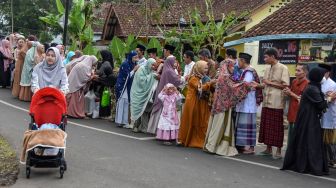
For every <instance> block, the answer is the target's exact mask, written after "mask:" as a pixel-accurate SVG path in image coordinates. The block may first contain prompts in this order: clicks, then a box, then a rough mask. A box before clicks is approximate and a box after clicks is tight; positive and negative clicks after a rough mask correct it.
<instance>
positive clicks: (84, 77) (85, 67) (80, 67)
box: [68, 56, 98, 93]
mask: <svg viewBox="0 0 336 188" xmlns="http://www.w3.org/2000/svg"><path fill="white" fill-rule="evenodd" d="M97 62H98V59H97V58H96V57H95V56H87V57H86V58H85V59H84V60H83V61H82V62H81V63H78V64H77V65H75V66H74V67H73V68H72V70H71V72H70V74H69V76H68V80H69V93H74V92H76V91H78V90H80V89H81V88H82V87H83V86H85V85H86V84H87V83H88V82H89V81H90V79H91V74H92V70H93V66H95V65H96V64H97Z"/></svg>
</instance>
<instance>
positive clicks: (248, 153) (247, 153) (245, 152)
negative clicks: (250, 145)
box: [241, 150, 254, 155]
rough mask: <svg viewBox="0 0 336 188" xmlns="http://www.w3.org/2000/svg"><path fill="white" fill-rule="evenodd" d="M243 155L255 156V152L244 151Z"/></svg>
mask: <svg viewBox="0 0 336 188" xmlns="http://www.w3.org/2000/svg"><path fill="white" fill-rule="evenodd" d="M241 153H242V154H245V155H253V154H254V151H251V150H244V151H242V152H241Z"/></svg>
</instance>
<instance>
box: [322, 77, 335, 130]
mask: <svg viewBox="0 0 336 188" xmlns="http://www.w3.org/2000/svg"><path fill="white" fill-rule="evenodd" d="M329 91H336V83H335V82H334V81H333V80H332V79H330V78H328V79H325V78H323V81H322V92H323V93H324V94H326V93H327V92H329ZM322 128H324V129H336V101H333V102H331V103H329V104H328V109H327V111H326V113H324V114H323V116H322Z"/></svg>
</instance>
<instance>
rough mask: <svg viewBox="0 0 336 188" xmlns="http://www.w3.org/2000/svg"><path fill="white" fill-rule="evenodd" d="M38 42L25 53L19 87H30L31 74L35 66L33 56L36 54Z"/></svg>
mask: <svg viewBox="0 0 336 188" xmlns="http://www.w3.org/2000/svg"><path fill="white" fill-rule="evenodd" d="M38 45H40V43H38V42H33V44H32V47H31V48H30V49H29V50H28V51H27V53H26V57H25V60H24V63H23V68H22V73H21V81H20V85H21V86H31V79H32V73H33V69H34V66H35V54H36V53H37V52H36V50H37V46H38Z"/></svg>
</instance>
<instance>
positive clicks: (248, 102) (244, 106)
mask: <svg viewBox="0 0 336 188" xmlns="http://www.w3.org/2000/svg"><path fill="white" fill-rule="evenodd" d="M244 81H245V82H247V83H250V82H252V81H254V77H253V73H252V72H251V71H248V72H246V73H245V78H244ZM236 112H243V113H257V101H256V96H255V91H250V92H249V93H248V94H247V97H246V98H245V99H244V100H243V101H241V102H240V103H238V104H237V105H236Z"/></svg>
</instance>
